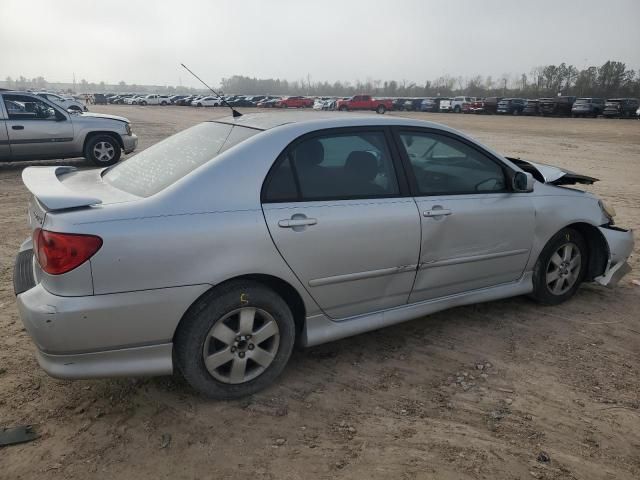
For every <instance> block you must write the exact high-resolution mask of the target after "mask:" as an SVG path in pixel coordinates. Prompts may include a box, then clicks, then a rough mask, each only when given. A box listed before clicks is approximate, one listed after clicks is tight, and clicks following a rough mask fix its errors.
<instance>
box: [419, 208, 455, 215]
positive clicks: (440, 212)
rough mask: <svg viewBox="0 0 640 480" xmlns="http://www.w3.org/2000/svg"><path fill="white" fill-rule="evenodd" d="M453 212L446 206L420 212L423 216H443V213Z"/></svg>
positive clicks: (449, 213)
mask: <svg viewBox="0 0 640 480" xmlns="http://www.w3.org/2000/svg"><path fill="white" fill-rule="evenodd" d="M452 213H453V212H452V211H451V210H449V209H448V208H436V209H433V210H425V211H424V212H422V216H423V217H444V216H445V215H451V214H452Z"/></svg>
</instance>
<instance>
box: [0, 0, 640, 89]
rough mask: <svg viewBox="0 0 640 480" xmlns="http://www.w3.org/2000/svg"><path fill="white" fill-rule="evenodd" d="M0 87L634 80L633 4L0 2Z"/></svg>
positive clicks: (636, 2) (591, 0) (637, 35)
mask: <svg viewBox="0 0 640 480" xmlns="http://www.w3.org/2000/svg"><path fill="white" fill-rule="evenodd" d="M0 25H1V26H0V79H4V78H5V77H6V76H12V77H16V76H19V75H24V76H26V77H29V78H30V77H35V76H39V75H42V76H44V77H45V78H46V79H47V80H50V81H63V82H64V81H68V82H71V81H72V79H73V74H74V73H75V75H76V80H77V81H80V79H82V78H85V79H87V80H88V81H89V82H96V83H97V82H100V81H101V80H103V81H105V82H107V83H117V82H119V81H120V80H124V81H125V82H127V83H129V84H131V83H137V84H157V85H178V84H179V83H180V82H182V84H183V85H187V86H197V85H198V84H197V82H196V81H194V80H193V79H191V78H190V77H189V75H188V73H186V72H185V71H183V70H181V68H180V66H179V64H180V62H184V63H186V64H187V65H188V66H190V67H191V68H192V69H193V70H194V71H196V72H197V73H199V74H200V75H201V76H202V77H203V78H205V79H206V80H208V81H211V82H212V83H214V84H216V85H217V84H218V83H219V81H220V79H221V78H223V77H228V76H231V75H233V74H241V75H248V76H256V77H261V78H266V77H274V78H275V77H280V78H286V79H289V80H297V79H300V78H303V77H305V78H306V76H307V74H309V75H310V76H311V80H312V81H320V80H328V81H335V80H349V81H354V80H358V79H359V80H363V81H364V80H367V79H381V80H391V79H397V80H402V79H406V80H410V81H416V82H419V83H423V82H424V81H425V80H427V79H434V78H436V77H438V76H440V75H444V74H449V75H451V76H459V75H461V76H471V75H475V74H481V75H493V76H494V78H496V77H500V76H501V75H502V74H504V73H510V74H515V75H517V74H520V73H522V72H525V73H529V71H530V70H531V67H533V66H536V65H543V64H550V63H554V64H558V63H560V62H563V61H564V62H567V63H572V64H574V65H576V66H577V67H578V68H583V67H584V66H585V65H600V64H602V63H603V62H604V61H606V60H607V59H615V60H620V61H623V62H626V63H627V65H629V66H630V67H631V68H634V69H638V68H640V28H639V27H640V0H534V1H526V2H525V1H521V0H511V1H510V0H504V1H499V0H484V1H479V0H467V1H463V0H439V1H427V0H387V1H379V0H378V1H371V0H370V1H364V0H362V1H361V0H338V1H335V0H314V1H305V0H268V1H267V0H265V1H259V0H181V1H159V0H153V1H138V0H126V1H121V0H109V1H108V2H103V1H87V0H55V1H46V0H30V1H27V0H0Z"/></svg>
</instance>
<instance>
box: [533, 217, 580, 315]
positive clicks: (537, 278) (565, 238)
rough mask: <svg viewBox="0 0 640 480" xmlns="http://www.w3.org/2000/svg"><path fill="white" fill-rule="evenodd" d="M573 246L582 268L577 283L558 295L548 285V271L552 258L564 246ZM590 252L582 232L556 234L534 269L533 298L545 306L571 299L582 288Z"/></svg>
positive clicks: (566, 230)
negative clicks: (575, 248)
mask: <svg viewBox="0 0 640 480" xmlns="http://www.w3.org/2000/svg"><path fill="white" fill-rule="evenodd" d="M567 244H573V245H575V246H576V247H577V249H578V251H579V254H580V266H579V271H578V272H577V277H576V280H575V283H573V285H572V286H571V288H569V289H568V290H567V291H565V292H562V293H561V294H557V293H554V292H552V290H551V288H550V287H549V285H548V284H547V271H548V270H549V267H550V266H551V261H552V259H551V257H552V256H553V255H554V254H555V253H556V252H557V251H558V250H559V249H560V248H562V247H563V245H567ZM588 254H589V251H588V248H587V244H586V242H585V240H584V238H583V237H582V235H581V234H580V232H578V231H576V230H574V229H572V228H564V229H562V230H560V231H559V232H558V233H556V234H555V235H554V236H553V237H551V239H550V240H549V241H548V242H547V244H546V245H545V247H544V248H543V249H542V252H541V253H540V256H539V257H538V261H537V262H536V265H535V267H534V269H533V293H532V294H531V296H532V297H533V298H534V299H535V300H536V301H538V302H540V303H542V304H545V305H558V304H559V303H562V302H565V301H567V300H568V299H570V298H571V297H572V296H573V295H574V294H575V293H576V291H577V290H578V288H579V287H580V283H581V282H582V280H583V279H584V276H585V273H586V269H587V265H588V262H589V257H588Z"/></svg>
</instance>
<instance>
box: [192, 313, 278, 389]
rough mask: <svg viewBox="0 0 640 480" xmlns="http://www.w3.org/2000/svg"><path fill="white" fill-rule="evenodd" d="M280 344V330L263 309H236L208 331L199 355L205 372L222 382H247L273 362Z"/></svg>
mask: <svg viewBox="0 0 640 480" xmlns="http://www.w3.org/2000/svg"><path fill="white" fill-rule="evenodd" d="M279 345H280V329H279V328H278V324H277V323H276V321H275V319H274V318H273V317H272V316H271V315H270V314H269V313H268V312H266V311H265V310H262V309H259V308H254V307H243V308H238V309H235V310H233V311H231V312H229V313H227V314H226V315H225V316H223V317H222V318H220V319H219V320H218V321H217V322H216V323H215V324H214V325H213V327H212V328H211V330H209V333H208V334H207V337H206V340H205V342H204V348H203V350H202V358H203V360H204V365H205V367H206V369H207V371H208V372H209V373H210V374H211V376H213V377H214V378H215V379H216V380H218V381H220V382H223V383H231V384H238V383H244V382H248V381H250V380H253V379H254V378H256V377H258V376H259V375H260V374H261V373H263V372H264V371H265V370H266V369H267V368H269V366H270V365H271V363H272V362H273V360H274V358H275V356H276V354H277V353H278V346H279Z"/></svg>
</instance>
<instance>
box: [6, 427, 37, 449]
mask: <svg viewBox="0 0 640 480" xmlns="http://www.w3.org/2000/svg"><path fill="white" fill-rule="evenodd" d="M39 436H40V435H38V434H37V433H36V432H35V430H34V429H33V426H32V425H20V426H19V427H12V428H3V429H1V430H0V447H4V446H6V445H15V444H18V443H25V442H30V441H32V440H35V439H36V438H38V437H39Z"/></svg>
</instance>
